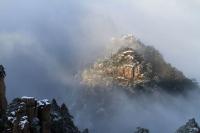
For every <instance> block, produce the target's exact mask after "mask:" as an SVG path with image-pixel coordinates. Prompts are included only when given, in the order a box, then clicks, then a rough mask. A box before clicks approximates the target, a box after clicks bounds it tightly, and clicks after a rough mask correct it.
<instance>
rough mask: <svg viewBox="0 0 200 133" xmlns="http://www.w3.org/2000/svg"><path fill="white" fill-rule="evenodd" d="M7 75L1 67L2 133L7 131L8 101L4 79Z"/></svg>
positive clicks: (0, 114) (0, 120)
mask: <svg viewBox="0 0 200 133" xmlns="http://www.w3.org/2000/svg"><path fill="white" fill-rule="evenodd" d="M5 76H6V73H5V71H4V67H3V66H2V65H0V132H3V130H4V129H5V121H6V115H5V111H6V108H7V100H6V87H5V83H4V78H5Z"/></svg>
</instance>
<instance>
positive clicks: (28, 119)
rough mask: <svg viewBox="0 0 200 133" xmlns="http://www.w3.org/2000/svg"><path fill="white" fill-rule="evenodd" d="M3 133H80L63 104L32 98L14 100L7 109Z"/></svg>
mask: <svg viewBox="0 0 200 133" xmlns="http://www.w3.org/2000/svg"><path fill="white" fill-rule="evenodd" d="M6 117H7V121H6V124H5V129H4V132H5V133H81V132H80V131H79V129H78V128H77V127H76V126H75V125H74V123H73V121H72V119H73V117H72V116H71V115H70V114H69V111H68V108H67V107H66V105H65V104H62V105H61V106H59V105H58V104H57V103H56V100H52V102H49V101H48V100H47V99H44V100H37V99H35V98H33V97H21V98H16V99H14V100H13V101H12V102H11V103H10V104H9V105H8V107H7V111H6Z"/></svg>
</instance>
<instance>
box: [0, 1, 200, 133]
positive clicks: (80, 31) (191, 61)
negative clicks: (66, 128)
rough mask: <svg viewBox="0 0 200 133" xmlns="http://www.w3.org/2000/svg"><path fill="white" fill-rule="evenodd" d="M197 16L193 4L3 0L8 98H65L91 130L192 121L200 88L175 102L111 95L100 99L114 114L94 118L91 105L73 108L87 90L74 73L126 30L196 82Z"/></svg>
mask: <svg viewBox="0 0 200 133" xmlns="http://www.w3.org/2000/svg"><path fill="white" fill-rule="evenodd" d="M199 12H200V3H199V2H198V1H197V0H192V1H186V0H183V1H181V0H168V1H165V0H152V1H151V2H150V1H148V0H140V1H136V0H124V1H123V2H122V1H120V0H110V1H105V0H101V1H95V0H84V1H80V0H67V1H66V0H57V1H54V0H43V1H40V0H29V1H27V0H19V1H12V0H1V1H0V22H1V24H0V64H3V65H4V66H5V68H6V73H7V77H6V86H7V98H8V100H9V101H11V100H12V99H13V98H15V97H21V96H23V95H26V96H35V97H37V98H49V99H52V98H55V99H57V100H58V101H59V102H63V101H65V103H67V105H68V106H69V108H70V111H71V113H72V114H73V115H74V119H75V122H76V123H77V125H78V126H79V127H81V128H89V129H91V131H93V132H95V133H98V132H102V131H103V128H104V132H127V133H128V132H131V131H132V132H133V130H134V129H135V127H137V126H143V127H146V128H149V129H150V130H151V131H152V132H163V133H165V132H166V133H169V132H173V131H174V130H175V129H177V128H178V127H179V126H181V125H182V124H184V123H185V121H186V120H187V119H189V118H192V117H195V118H196V119H197V120H198V121H199V120H200V119H199V115H200V112H198V107H199V98H198V94H199V92H198V91H197V92H191V94H189V95H188V97H181V96H180V97H176V98H174V97H171V96H169V95H168V94H165V93H163V94H162V96H163V97H162V99H163V101H159V100H155V99H154V98H152V97H142V98H141V99H140V98H138V99H135V100H133V99H129V98H128V97H127V96H126V95H125V94H123V93H121V92H120V93H119V92H118V91H117V92H115V91H114V92H112V93H111V94H109V95H108V96H105V97H104V98H103V99H106V98H109V103H107V104H106V105H107V106H109V110H112V111H113V110H114V112H113V114H112V115H110V116H109V117H110V118H108V117H107V116H106V117H100V118H101V119H100V118H98V119H97V116H96V113H94V114H91V113H92V112H91V110H92V111H94V110H95V108H96V106H95V101H94V103H90V102H89V101H87V100H86V101H85V102H88V103H87V104H88V105H89V107H88V109H84V108H79V109H78V110H76V108H75V107H74V106H77V105H76V104H77V101H78V100H80V97H81V93H82V91H83V88H84V87H82V86H81V85H79V82H78V81H79V80H77V78H76V76H77V74H79V73H80V71H81V70H82V69H84V68H85V67H87V66H88V64H90V63H93V61H95V60H96V59H97V58H98V57H102V55H104V52H105V51H106V47H107V46H108V45H109V43H110V39H111V37H113V36H114V37H118V36H121V35H123V34H127V33H133V34H134V35H135V36H136V37H138V38H139V39H140V40H141V41H142V42H144V43H145V44H146V45H152V46H154V47H155V48H156V49H158V50H159V51H160V52H161V53H162V54H163V56H164V58H165V59H166V61H167V62H170V63H171V64H172V65H173V66H175V67H177V68H178V69H179V70H181V71H182V72H183V73H184V74H185V75H186V76H188V77H189V78H195V79H196V80H197V81H200V75H199V68H200V60H198V56H199V53H200V45H199V43H200V38H199V34H200V25H199V23H200V16H199ZM116 99H119V103H118V102H117V103H116ZM166 101H169V102H166ZM96 102H98V100H97V101H96ZM116 105H117V107H116ZM106 118H108V120H107V121H106ZM95 122H96V123H95ZM105 122H106V124H105ZM100 129H102V131H100ZM162 129H165V131H162Z"/></svg>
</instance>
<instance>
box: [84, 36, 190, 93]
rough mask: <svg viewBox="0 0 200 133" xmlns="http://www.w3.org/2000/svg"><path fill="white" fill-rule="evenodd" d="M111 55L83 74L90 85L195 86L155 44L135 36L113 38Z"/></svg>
mask: <svg viewBox="0 0 200 133" xmlns="http://www.w3.org/2000/svg"><path fill="white" fill-rule="evenodd" d="M112 42H113V43H114V44H115V45H114V46H113V47H117V48H113V49H115V50H114V53H112V54H111V56H108V57H105V58H102V59H99V60H98V61H96V62H95V63H94V64H93V65H92V66H90V67H89V68H88V69H85V70H84V71H83V73H82V75H81V77H82V83H83V84H85V85H88V86H92V87H94V86H113V85H117V86H124V87H131V88H141V87H143V88H145V87H152V86H153V87H154V86H158V87H162V88H165V89H166V88H170V89H171V90H172V89H174V90H179V89H184V88H187V87H188V86H190V85H194V84H193V83H192V81H191V80H190V79H188V78H186V77H185V76H184V74H183V73H182V72H181V71H179V70H177V69H176V68H174V67H172V66H171V65H170V64H169V63H167V62H166V61H165V60H164V58H163V57H162V55H161V54H160V53H159V52H158V51H157V50H156V49H155V48H153V47H151V46H145V45H144V44H143V43H141V42H140V41H139V40H137V39H136V38H135V37H134V36H133V35H125V36H122V37H121V38H119V39H112Z"/></svg>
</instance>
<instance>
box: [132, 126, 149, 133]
mask: <svg viewBox="0 0 200 133" xmlns="http://www.w3.org/2000/svg"><path fill="white" fill-rule="evenodd" d="M134 133H149V130H148V129H146V128H141V127H138V128H137V130H136V131H135V132H134Z"/></svg>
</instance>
